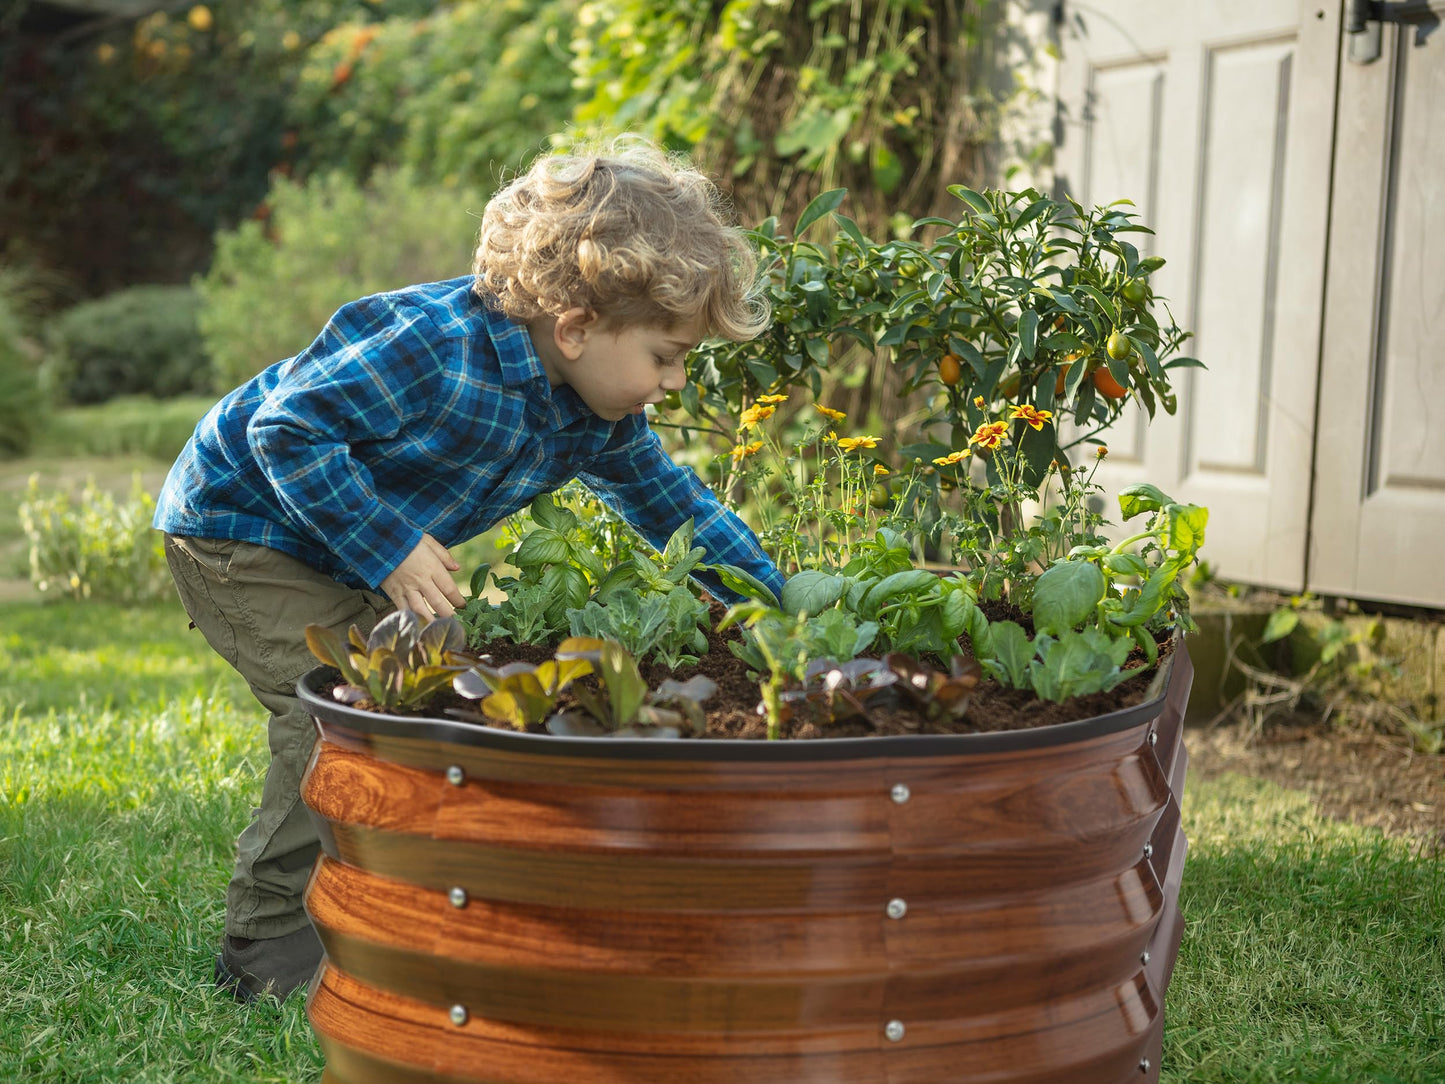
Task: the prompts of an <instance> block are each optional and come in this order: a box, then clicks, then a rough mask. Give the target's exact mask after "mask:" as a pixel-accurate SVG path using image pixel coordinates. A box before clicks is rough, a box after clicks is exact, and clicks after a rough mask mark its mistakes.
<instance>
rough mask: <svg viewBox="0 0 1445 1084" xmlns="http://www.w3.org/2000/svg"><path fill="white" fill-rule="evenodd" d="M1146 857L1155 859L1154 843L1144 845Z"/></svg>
mask: <svg viewBox="0 0 1445 1084" xmlns="http://www.w3.org/2000/svg"><path fill="white" fill-rule="evenodd" d="M1144 857H1145V858H1152V857H1154V844H1152V843H1146V844H1144Z"/></svg>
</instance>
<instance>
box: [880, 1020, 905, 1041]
mask: <svg viewBox="0 0 1445 1084" xmlns="http://www.w3.org/2000/svg"><path fill="white" fill-rule="evenodd" d="M905 1030H906V1029H905V1028H904V1027H903V1021H902V1020H890V1021H888V1023H887V1024H885V1025H884V1026H883V1034H884V1036H885V1037H886V1038H887V1039H888V1041H889V1042H890V1043H896V1042H898V1041H899V1040H901V1039H902V1038H903V1034H904V1031H905Z"/></svg>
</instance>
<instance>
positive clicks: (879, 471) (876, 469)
mask: <svg viewBox="0 0 1445 1084" xmlns="http://www.w3.org/2000/svg"><path fill="white" fill-rule="evenodd" d="M873 473H874V474H876V475H878V476H879V477H880V478H881V477H882V476H883V475H885V474H892V473H893V472H892V471H891V470H889V469H888V468H887V467H885V466H884V465H883V464H882V463H874V464H873Z"/></svg>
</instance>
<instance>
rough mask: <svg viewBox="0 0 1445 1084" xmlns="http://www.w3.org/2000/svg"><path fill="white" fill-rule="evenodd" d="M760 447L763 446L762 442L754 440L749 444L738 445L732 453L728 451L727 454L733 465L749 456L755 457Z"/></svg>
mask: <svg viewBox="0 0 1445 1084" xmlns="http://www.w3.org/2000/svg"><path fill="white" fill-rule="evenodd" d="M762 446H763V442H762V441H760V440H755V441H753V442H752V443H751V444H739V445H738V446H737V447H735V448H734V449H733V450H732V451H730V452H729V453H728V454H729V455H730V456H732V457H733V462H734V463H738V462H741V461H742V460H744V459H746V458H747V457H748V456H750V455H756V454H757V452H758V449H759V448H761V447H762Z"/></svg>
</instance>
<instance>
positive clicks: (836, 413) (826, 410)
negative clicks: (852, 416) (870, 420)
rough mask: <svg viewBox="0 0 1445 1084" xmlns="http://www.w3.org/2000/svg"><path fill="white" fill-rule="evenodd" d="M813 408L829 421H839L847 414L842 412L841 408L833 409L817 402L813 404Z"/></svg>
mask: <svg viewBox="0 0 1445 1084" xmlns="http://www.w3.org/2000/svg"><path fill="white" fill-rule="evenodd" d="M813 409H814V410H816V411H817V412H818V413H819V414H821V415H823V417H825V418H827V419H828V420H829V421H830V422H841V421H842V420H843V419H844V418H846V417H847V416H848V415H846V414H844V413H843V412H842V411H841V410H833V409H831V408H830V407H825V406H819V405H818V404H817V403H814V404H813Z"/></svg>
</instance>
